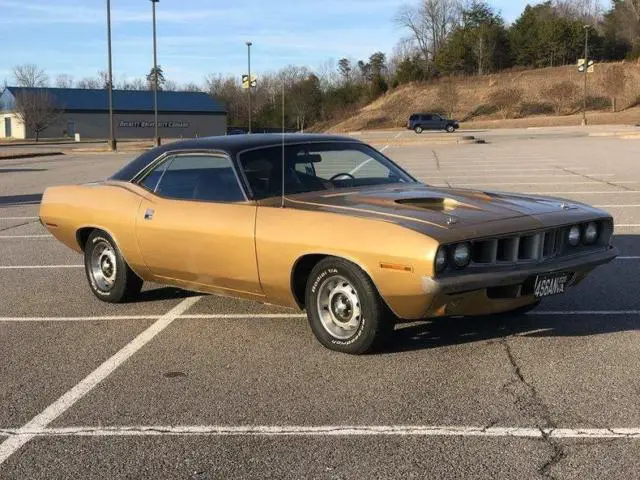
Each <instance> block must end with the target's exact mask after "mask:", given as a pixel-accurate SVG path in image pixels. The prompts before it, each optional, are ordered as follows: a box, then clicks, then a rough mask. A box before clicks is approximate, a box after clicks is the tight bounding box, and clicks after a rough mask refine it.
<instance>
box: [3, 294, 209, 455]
mask: <svg viewBox="0 0 640 480" xmlns="http://www.w3.org/2000/svg"><path fill="white" fill-rule="evenodd" d="M200 298H202V297H190V298H186V299H184V300H183V301H182V302H180V303H179V304H178V305H177V306H175V307H174V308H172V309H171V310H169V312H167V313H166V314H165V315H162V316H161V317H159V318H158V320H156V322H154V323H153V325H151V326H150V327H149V328H147V329H146V330H145V331H144V332H142V333H141V334H140V335H138V336H137V337H136V338H134V339H133V340H131V341H130V342H129V343H128V344H127V345H125V346H124V347H123V348H121V349H120V350H119V351H118V352H117V353H116V354H115V355H113V356H112V357H110V358H109V359H107V360H106V361H105V362H104V363H103V364H102V365H100V366H99V367H98V368H96V369H95V370H94V371H93V372H91V373H90V374H89V375H87V376H86V377H85V378H84V379H83V380H81V381H80V383H78V384H77V385H76V386H75V387H73V388H72V389H71V390H69V391H68V392H66V393H65V394H64V395H62V396H61V397H60V398H58V399H57V400H56V401H55V402H53V403H52V404H51V405H49V406H48V407H47V408H45V409H44V410H43V411H42V412H40V413H39V414H38V415H36V416H35V417H34V418H33V419H31V420H30V421H29V422H27V423H26V424H25V425H23V426H22V427H21V428H19V429H17V430H16V431H15V434H14V435H13V436H11V437H9V438H8V439H7V440H5V441H4V442H2V443H1V444H0V465H2V464H3V463H4V461H5V460H7V458H9V457H10V456H11V455H12V454H13V453H15V452H16V451H17V450H18V449H20V448H21V447H22V446H23V445H24V444H25V443H27V442H29V440H31V439H32V438H33V437H34V436H35V435H34V434H33V433H29V432H30V431H33V430H36V431H37V430H42V429H43V428H46V427H47V426H48V425H49V424H50V423H51V422H53V421H54V420H55V419H56V418H58V417H59V416H60V415H62V414H63V413H64V412H65V411H67V410H68V409H69V408H71V407H72V406H73V405H74V404H75V403H76V402H77V401H78V400H80V399H81V398H82V397H84V396H85V395H86V394H87V393H89V392H90V391H91V390H93V389H94V388H95V387H96V385H98V384H99V383H100V382H102V381H103V380H104V379H105V378H107V377H108V376H109V375H111V373H113V372H114V371H115V370H116V369H117V368H118V367H119V366H120V365H122V364H123V363H124V362H126V361H127V360H128V359H129V358H130V357H131V356H132V355H133V354H135V353H136V352H137V351H138V350H140V349H141V348H142V347H144V346H145V345H146V344H147V343H149V342H150V341H151V340H152V339H153V338H154V337H155V336H156V335H158V334H159V333H160V332H162V331H163V330H164V329H165V328H167V327H168V326H169V325H171V323H172V322H173V321H174V320H175V319H176V318H177V317H178V316H180V315H182V314H183V313H184V312H186V311H187V310H188V309H189V308H191V307H192V306H193V305H194V304H195V303H196V302H197V301H198V300H200Z"/></svg>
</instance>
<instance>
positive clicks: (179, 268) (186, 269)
mask: <svg viewBox="0 0 640 480" xmlns="http://www.w3.org/2000/svg"><path fill="white" fill-rule="evenodd" d="M140 185H141V186H142V187H143V188H145V189H146V191H147V194H146V195H145V198H144V199H143V200H142V202H141V204H140V207H139V209H138V212H137V218H136V237H137V241H138V247H139V248H140V252H141V255H142V257H143V258H144V261H145V263H146V265H147V267H148V268H149V270H150V271H151V273H152V274H153V275H154V276H156V277H157V278H158V279H159V280H164V281H167V280H168V281H169V283H171V281H172V280H176V281H179V282H186V283H188V284H191V285H194V286H195V287H198V286H203V285H204V286H210V287H215V288H219V289H224V290H231V291H238V292H247V293H253V294H260V292H261V288H260V282H259V278H258V270H257V264H256V252H255V241H254V234H255V218H256V208H257V207H256V204H255V202H252V201H248V200H247V197H246V195H245V193H244V191H243V189H242V186H241V185H240V182H239V180H238V176H237V174H236V171H235V168H234V166H233V163H232V161H231V159H229V158H228V157H227V156H225V155H221V154H211V153H180V154H176V155H172V156H168V157H167V158H166V159H165V160H164V161H162V162H161V163H160V164H159V165H157V166H156V167H155V168H154V169H153V170H152V171H151V172H149V173H148V174H147V176H146V177H144V178H143V179H142V180H141V182H140Z"/></svg>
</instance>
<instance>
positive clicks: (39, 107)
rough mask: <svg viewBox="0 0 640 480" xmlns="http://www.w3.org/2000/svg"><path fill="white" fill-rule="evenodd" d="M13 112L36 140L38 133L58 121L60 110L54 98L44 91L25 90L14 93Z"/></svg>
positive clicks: (38, 136) (38, 137)
mask: <svg viewBox="0 0 640 480" xmlns="http://www.w3.org/2000/svg"><path fill="white" fill-rule="evenodd" d="M15 101H16V106H15V114H16V116H17V117H18V119H19V120H20V121H21V122H22V123H24V125H25V127H26V128H27V130H28V131H30V132H33V133H34V134H35V137H36V142H37V141H38V140H39V139H40V133H41V132H42V131H44V130H45V129H46V128H48V127H50V126H51V125H53V124H54V123H56V122H57V121H58V119H59V118H60V115H61V114H62V111H61V110H60V109H59V108H58V106H57V105H56V103H55V101H54V99H53V98H52V97H51V95H49V94H48V93H47V92H45V91H38V90H36V91H27V92H19V93H17V94H16V98H15Z"/></svg>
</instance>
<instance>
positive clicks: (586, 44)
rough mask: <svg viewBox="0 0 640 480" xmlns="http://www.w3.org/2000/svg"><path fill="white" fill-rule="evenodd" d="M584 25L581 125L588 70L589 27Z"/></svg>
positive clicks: (585, 103) (585, 109) (584, 116)
mask: <svg viewBox="0 0 640 480" xmlns="http://www.w3.org/2000/svg"><path fill="white" fill-rule="evenodd" d="M590 27H591V26H590V25H585V26H584V97H583V99H582V126H583V127H584V126H586V125H587V71H588V70H589V28H590Z"/></svg>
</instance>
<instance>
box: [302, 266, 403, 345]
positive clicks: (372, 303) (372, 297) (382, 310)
mask: <svg viewBox="0 0 640 480" xmlns="http://www.w3.org/2000/svg"><path fill="white" fill-rule="evenodd" d="M338 277H341V278H343V279H346V280H347V282H348V283H349V284H350V286H352V287H353V289H354V290H355V291H354V294H355V295H356V298H357V299H358V301H359V304H358V303H356V306H357V307H358V308H359V309H360V313H361V315H360V316H359V318H360V320H359V325H358V326H357V327H355V328H354V329H353V331H352V332H348V333H347V332H346V331H345V333H347V334H349V335H350V336H349V337H348V338H338V337H336V336H334V335H332V334H331V333H330V331H329V330H328V328H327V327H325V325H324V324H323V318H325V319H326V318H328V317H326V316H325V317H321V314H320V305H319V300H318V298H319V294H320V292H324V291H325V284H328V282H332V281H333V279H335V278H338ZM340 283H341V282H338V284H340ZM356 292H357V293H356ZM334 296H335V295H334ZM331 298H333V297H331ZM332 302H333V300H332ZM305 305H306V310H307V318H308V320H309V325H310V327H311V330H312V331H313V333H314V335H315V337H316V338H317V339H318V341H319V342H320V343H321V344H322V345H324V346H325V347H327V348H329V349H330V350H335V351H338V352H342V353H349V354H352V355H359V354H363V353H367V352H370V351H372V350H374V349H375V348H377V347H379V346H381V345H382V344H383V342H384V341H385V340H387V339H388V338H389V337H390V335H391V334H392V331H393V325H394V323H393V315H392V314H391V312H390V311H389V309H388V307H387V306H386V305H385V303H384V301H383V300H382V298H381V297H380V294H378V291H377V289H376V287H375V285H374V284H373V282H372V281H371V279H370V278H369V276H368V275H367V274H366V273H365V272H363V271H362V270H361V269H360V268H359V267H358V266H357V265H354V264H353V263H351V262H348V261H346V260H343V259H341V258H337V257H327V258H325V259H323V260H321V261H320V262H318V263H317V264H316V266H315V267H314V268H313V269H312V270H311V273H310V275H309V278H308V280H307V285H306V289H305ZM325 310H326V311H327V313H325V314H324V315H330V313H329V310H328V308H326V307H325ZM352 313H353V312H352ZM325 321H326V320H325ZM334 325H337V323H335V322H334ZM333 328H335V326H334V327H333Z"/></svg>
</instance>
